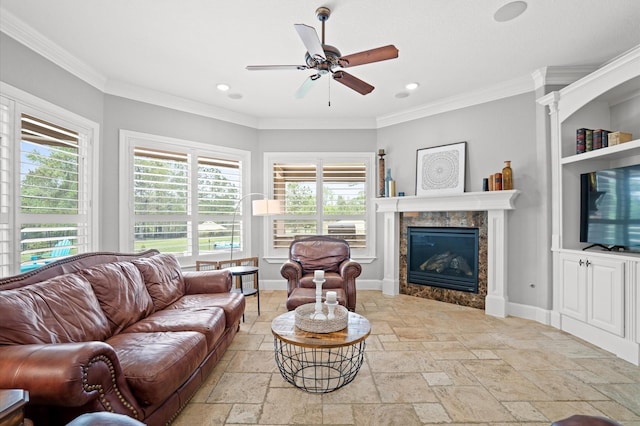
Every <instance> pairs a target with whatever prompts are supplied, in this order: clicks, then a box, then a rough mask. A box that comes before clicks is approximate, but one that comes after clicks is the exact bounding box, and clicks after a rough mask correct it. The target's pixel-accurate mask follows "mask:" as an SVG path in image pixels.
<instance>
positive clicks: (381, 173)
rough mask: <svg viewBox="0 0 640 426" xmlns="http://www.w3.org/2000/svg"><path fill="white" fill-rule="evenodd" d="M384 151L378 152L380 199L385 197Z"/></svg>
mask: <svg viewBox="0 0 640 426" xmlns="http://www.w3.org/2000/svg"><path fill="white" fill-rule="evenodd" d="M384 156H385V153H384V149H379V150H378V157H380V158H379V159H378V197H384Z"/></svg>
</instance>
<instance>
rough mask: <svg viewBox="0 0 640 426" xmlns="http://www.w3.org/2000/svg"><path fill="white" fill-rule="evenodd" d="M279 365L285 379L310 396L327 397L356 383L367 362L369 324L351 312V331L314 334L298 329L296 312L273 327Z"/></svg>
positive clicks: (292, 312)
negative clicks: (311, 393) (362, 367)
mask: <svg viewBox="0 0 640 426" xmlns="http://www.w3.org/2000/svg"><path fill="white" fill-rule="evenodd" d="M271 332H272V333H273V337H274V338H273V345H274V350H275V358H276V364H277V365H278V368H279V369H280V374H282V377H283V378H284V379H285V380H286V381H287V382H289V383H291V384H292V385H294V386H295V387H297V388H300V389H303V390H305V391H307V392H313V393H326V392H332V391H334V390H336V389H339V388H341V387H343V386H345V385H347V384H349V383H351V381H352V380H353V379H355V377H356V374H358V371H360V367H361V366H362V362H363V361H364V349H365V346H366V345H365V339H366V338H367V337H368V336H369V334H370V333H371V325H370V324H369V321H368V320H367V319H366V318H365V317H363V316H362V315H358V314H356V313H354V312H349V319H348V324H347V327H346V328H344V329H342V330H339V331H334V332H333V333H312V332H309V331H303V330H301V329H299V328H298V327H296V325H295V311H289V312H287V313H285V314H282V315H279V316H277V317H276V318H275V319H274V320H273V322H272V323H271Z"/></svg>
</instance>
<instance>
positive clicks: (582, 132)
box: [576, 128, 587, 154]
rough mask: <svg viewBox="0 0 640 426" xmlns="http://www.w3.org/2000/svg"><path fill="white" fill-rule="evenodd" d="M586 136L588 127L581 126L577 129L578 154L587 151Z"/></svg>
mask: <svg viewBox="0 0 640 426" xmlns="http://www.w3.org/2000/svg"><path fill="white" fill-rule="evenodd" d="M586 137H587V129H585V128H580V129H578V130H576V154H582V153H583V152H586V151H587V145H586Z"/></svg>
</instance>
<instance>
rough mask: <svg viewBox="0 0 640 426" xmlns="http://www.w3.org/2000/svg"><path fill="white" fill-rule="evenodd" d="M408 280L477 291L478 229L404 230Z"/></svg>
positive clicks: (417, 228)
mask: <svg viewBox="0 0 640 426" xmlns="http://www.w3.org/2000/svg"><path fill="white" fill-rule="evenodd" d="M407 237H408V239H407V281H408V282H410V283H413V284H420V285H428V286H434V287H441V288H445V289H450V290H459V291H466V292H471V293H477V292H478V228H454V227H422V226H421V227H413V226H410V227H408V228H407Z"/></svg>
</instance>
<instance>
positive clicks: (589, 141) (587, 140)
mask: <svg viewBox="0 0 640 426" xmlns="http://www.w3.org/2000/svg"><path fill="white" fill-rule="evenodd" d="M584 144H585V147H586V151H587V152H589V151H593V129H585V136H584Z"/></svg>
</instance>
